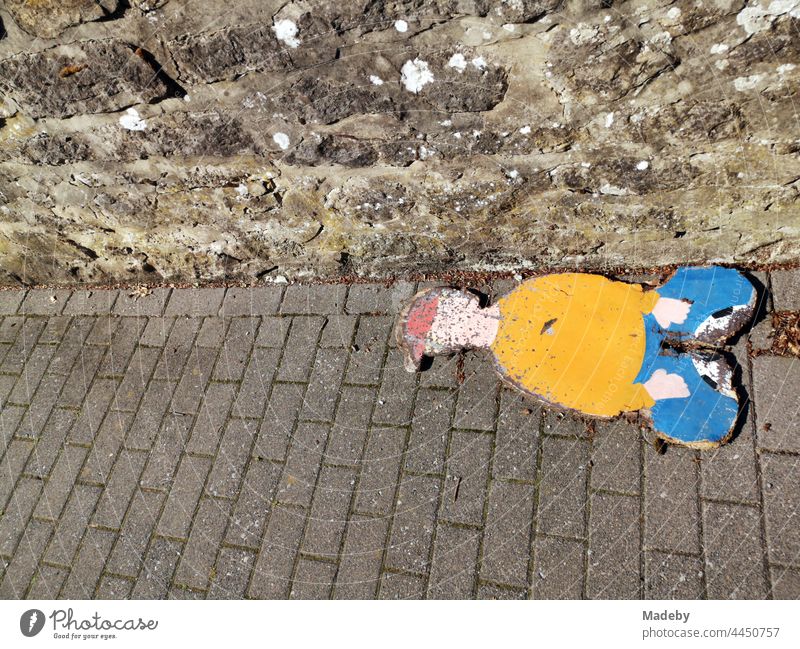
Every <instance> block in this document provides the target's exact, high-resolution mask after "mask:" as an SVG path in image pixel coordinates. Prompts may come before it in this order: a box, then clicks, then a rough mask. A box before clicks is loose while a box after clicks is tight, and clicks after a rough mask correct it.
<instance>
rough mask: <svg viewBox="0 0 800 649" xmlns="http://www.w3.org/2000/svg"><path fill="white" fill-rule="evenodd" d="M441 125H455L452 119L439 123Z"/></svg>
mask: <svg viewBox="0 0 800 649" xmlns="http://www.w3.org/2000/svg"><path fill="white" fill-rule="evenodd" d="M439 125H440V126H452V125H453V120H452V119H445V120H443V121H441V122H439Z"/></svg>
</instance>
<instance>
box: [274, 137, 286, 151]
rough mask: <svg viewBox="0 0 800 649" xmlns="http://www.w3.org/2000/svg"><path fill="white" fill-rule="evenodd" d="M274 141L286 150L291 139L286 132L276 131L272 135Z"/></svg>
mask: <svg viewBox="0 0 800 649" xmlns="http://www.w3.org/2000/svg"><path fill="white" fill-rule="evenodd" d="M272 141H273V142H275V144H277V145H278V146H279V147H280V148H281V149H282V150H284V151H286V149H288V148H289V144H290V141H289V136H288V135H286V133H275V135H273V136H272Z"/></svg>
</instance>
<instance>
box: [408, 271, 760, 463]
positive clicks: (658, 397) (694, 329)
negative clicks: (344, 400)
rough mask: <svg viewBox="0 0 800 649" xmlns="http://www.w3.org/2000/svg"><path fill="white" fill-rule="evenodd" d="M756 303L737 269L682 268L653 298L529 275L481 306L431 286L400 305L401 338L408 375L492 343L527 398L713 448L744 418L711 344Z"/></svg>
mask: <svg viewBox="0 0 800 649" xmlns="http://www.w3.org/2000/svg"><path fill="white" fill-rule="evenodd" d="M755 305H756V291H755V289H754V288H753V285H752V284H751V283H750V282H749V281H748V280H747V279H746V278H745V277H744V276H743V275H742V274H741V273H739V272H738V271H736V270H733V269H729V268H720V267H709V268H700V267H686V268H679V269H678V270H677V271H676V272H675V274H674V275H673V276H672V277H671V278H670V279H669V281H667V282H666V283H665V284H663V285H662V286H660V287H658V288H656V289H653V290H648V291H644V290H642V287H641V286H639V285H636V284H626V283H624V282H617V281H612V280H609V279H607V278H606V277H603V276H601V275H590V274H582V273H562V274H554V275H544V276H542V277H535V278H532V279H528V280H526V281H524V282H522V283H521V284H520V285H519V286H517V287H516V288H514V289H513V290H511V291H510V292H509V293H507V294H506V295H504V296H503V297H501V298H500V299H498V300H497V302H496V303H495V304H494V305H492V306H487V307H483V308H482V307H481V306H480V303H479V300H478V297H477V296H476V295H474V294H472V293H470V292H466V291H460V290H457V289H453V288H434V289H427V290H425V291H422V292H420V293H417V294H416V295H415V296H414V298H413V299H412V300H411V301H410V303H409V304H408V305H407V306H406V307H405V309H403V312H402V313H401V314H400V318H399V321H398V323H397V329H396V335H397V339H398V343H399V344H400V346H401V348H402V349H403V350H404V352H405V359H406V363H405V364H406V369H408V370H409V371H416V370H419V369H420V363H421V361H422V358H423V357H425V356H437V355H441V354H451V353H454V352H456V351H459V350H461V349H476V348H486V349H489V350H491V351H492V353H493V355H494V360H495V366H496V369H497V371H498V372H499V373H500V376H501V377H502V378H503V379H504V380H505V381H507V382H508V383H510V384H512V385H514V386H515V387H517V388H519V389H520V390H522V391H523V392H525V393H527V394H530V395H533V396H535V397H537V398H539V399H541V400H544V401H546V402H548V403H550V404H552V405H555V406H559V407H562V408H567V409H571V410H577V411H579V412H581V413H584V414H586V415H591V416H595V417H601V418H608V417H614V416H616V415H619V414H620V413H622V412H626V411H635V410H641V411H642V412H643V414H644V415H645V416H646V417H647V418H648V420H649V421H650V423H651V425H652V427H653V430H654V431H655V432H656V434H657V435H658V436H659V437H661V438H662V439H665V440H667V441H669V442H673V443H676V444H682V445H685V446H691V447H695V448H713V447H716V446H719V445H720V444H723V443H724V442H726V441H727V440H728V438H729V437H730V435H731V433H732V431H733V428H734V425H735V423H736V419H737V416H738V411H739V406H738V399H737V396H736V393H735V391H734V390H733V386H732V383H731V378H732V374H733V373H732V371H731V369H730V367H729V366H728V364H727V363H726V362H725V360H724V358H723V357H722V356H721V355H720V354H719V353H717V352H716V351H715V350H714V347H715V346H718V345H719V344H721V343H723V342H724V341H725V340H726V339H728V338H729V337H730V336H732V335H733V334H734V333H736V331H737V330H739V329H740V328H741V327H742V326H743V325H744V324H745V323H747V322H749V321H750V319H751V318H752V316H753V313H754V310H755ZM668 341H673V342H680V343H682V345H681V346H679V349H681V350H682V351H678V350H677V349H676V348H675V346H674V345H665V344H663V343H665V342H668Z"/></svg>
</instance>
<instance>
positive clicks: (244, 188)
mask: <svg viewBox="0 0 800 649" xmlns="http://www.w3.org/2000/svg"><path fill="white" fill-rule="evenodd" d="M236 193H237V194H239V196H247V185H245V184H244V183H239V186H238V187H237V188H236Z"/></svg>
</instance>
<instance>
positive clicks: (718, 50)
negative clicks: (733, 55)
mask: <svg viewBox="0 0 800 649" xmlns="http://www.w3.org/2000/svg"><path fill="white" fill-rule="evenodd" d="M729 49H730V48H729V47H728V45H726V44H725V43H714V44H713V45H712V46H711V49H710V50H709V51H710V52H711V53H712V54H725V52H727V51H728V50H729Z"/></svg>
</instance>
